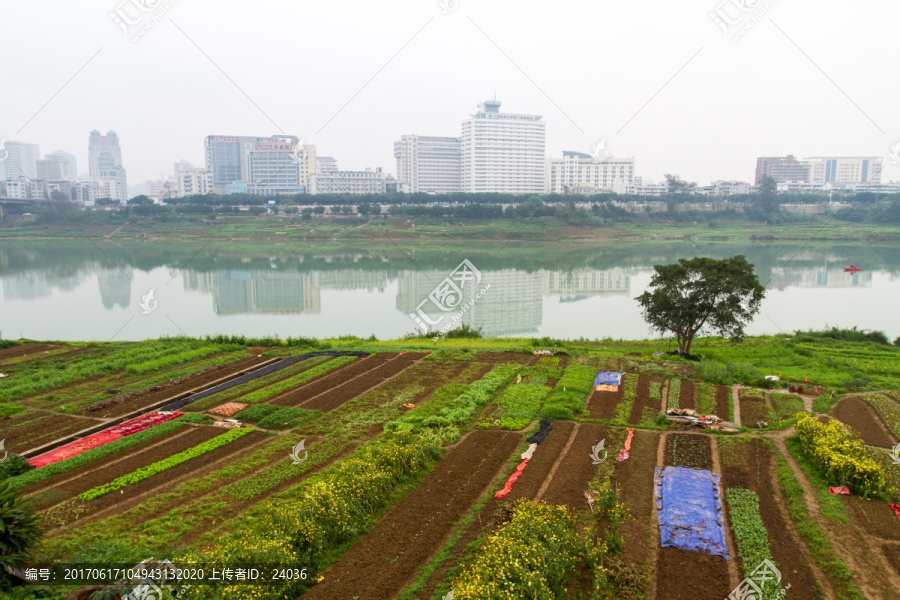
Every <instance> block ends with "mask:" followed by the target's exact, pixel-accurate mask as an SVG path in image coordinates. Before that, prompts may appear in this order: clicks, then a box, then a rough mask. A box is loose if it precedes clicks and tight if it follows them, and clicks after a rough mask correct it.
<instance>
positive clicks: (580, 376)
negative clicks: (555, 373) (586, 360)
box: [556, 364, 597, 398]
mask: <svg viewBox="0 0 900 600" xmlns="http://www.w3.org/2000/svg"><path fill="white" fill-rule="evenodd" d="M596 376H597V369H595V368H594V367H590V366H587V365H575V364H570V365H569V366H568V367H567V368H566V372H565V373H564V374H563V376H562V377H560V378H559V381H557V382H556V389H557V390H562V391H563V392H573V393H576V394H584V397H585V398H587V397H588V396H590V395H591V392H593V391H594V378H595V377H596Z"/></svg>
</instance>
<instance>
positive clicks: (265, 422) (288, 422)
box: [259, 406, 322, 429]
mask: <svg viewBox="0 0 900 600" xmlns="http://www.w3.org/2000/svg"><path fill="white" fill-rule="evenodd" d="M321 414H322V412H321V411H318V410H308V409H306V408H299V407H297V406H285V407H283V408H279V409H278V410H276V411H275V412H273V413H272V414H270V415H267V416H266V417H264V418H262V419H260V421H259V426H260V427H262V428H263V429H287V428H288V427H293V426H296V425H299V424H301V423H306V422H307V421H311V420H313V419H315V418H316V417H318V416H319V415H321Z"/></svg>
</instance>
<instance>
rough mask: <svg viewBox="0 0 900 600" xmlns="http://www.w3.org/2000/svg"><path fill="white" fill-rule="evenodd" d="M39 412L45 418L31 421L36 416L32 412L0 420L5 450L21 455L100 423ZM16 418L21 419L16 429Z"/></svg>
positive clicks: (95, 420)
mask: <svg viewBox="0 0 900 600" xmlns="http://www.w3.org/2000/svg"><path fill="white" fill-rule="evenodd" d="M39 412H42V413H43V415H45V416H42V417H40V418H38V419H36V420H33V419H35V417H36V416H37V415H36V414H35V413H34V412H32V413H28V414H27V415H21V417H12V418H10V419H3V420H0V440H2V439H5V440H6V444H5V445H6V450H9V451H10V452H17V453H20V454H21V453H22V452H27V451H28V450H30V449H32V448H37V447H39V446H43V445H44V444H48V443H50V442H52V441H53V440H56V439H58V438H61V437H64V436H66V435H69V434H72V433H75V432H77V431H81V430H82V429H87V428H88V427H91V426H92V425H98V424H100V423H101V420H99V419H84V418H79V417H73V416H70V415H61V414H58V413H53V412H49V411H46V412H44V411H39ZM17 418H20V419H21V420H20V421H19V423H21V425H20V426H18V427H17V426H16V419H17Z"/></svg>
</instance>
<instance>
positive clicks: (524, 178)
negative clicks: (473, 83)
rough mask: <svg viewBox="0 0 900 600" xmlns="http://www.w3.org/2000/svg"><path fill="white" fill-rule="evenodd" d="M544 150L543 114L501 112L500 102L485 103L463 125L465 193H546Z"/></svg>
mask: <svg viewBox="0 0 900 600" xmlns="http://www.w3.org/2000/svg"><path fill="white" fill-rule="evenodd" d="M544 147H545V124H544V122H543V121H542V120H541V117H540V116H539V115H522V114H511V113H510V114H506V113H501V112H500V101H499V100H496V99H495V100H486V101H484V102H482V103H481V104H479V105H478V112H477V113H475V114H474V115H471V117H470V118H469V119H467V120H465V121H463V123H462V134H461V136H460V163H461V184H462V191H463V192H498V193H507V194H542V193H544V186H545V180H546V171H545V164H544V155H545V151H544Z"/></svg>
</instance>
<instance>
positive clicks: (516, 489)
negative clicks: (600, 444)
mask: <svg viewBox="0 0 900 600" xmlns="http://www.w3.org/2000/svg"><path fill="white" fill-rule="evenodd" d="M574 430H575V423H573V422H572V421H553V429H551V430H550V432H549V433H548V434H547V437H545V438H544V441H542V442H541V443H540V444H538V447H537V449H536V450H535V451H534V456H532V457H531V460H529V461H528V464H527V465H526V466H525V470H523V471H522V474H521V475H520V476H519V479H518V480H517V481H516V482H515V483H514V484H513V486H512V491H510V493H509V494H507V495H506V496H505V497H504V498H503V503H507V504H512V503H514V502H515V501H516V500H518V499H519V498H529V499H534V498H535V497H536V496H537V494H538V492H539V491H540V489H541V486H543V485H544V482H545V481H546V480H547V478H548V477H549V476H550V472H551V471H552V470H553V466H554V465H555V464H556V461H557V459H558V458H559V457H560V454H562V451H563V449H564V448H565V447H566V444H568V443H569V439H570V438H571V436H572V432H573V431H574ZM503 503H501V504H503Z"/></svg>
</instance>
